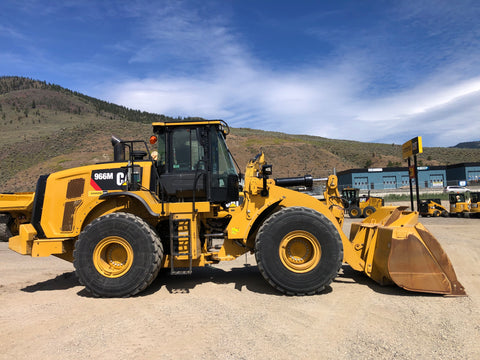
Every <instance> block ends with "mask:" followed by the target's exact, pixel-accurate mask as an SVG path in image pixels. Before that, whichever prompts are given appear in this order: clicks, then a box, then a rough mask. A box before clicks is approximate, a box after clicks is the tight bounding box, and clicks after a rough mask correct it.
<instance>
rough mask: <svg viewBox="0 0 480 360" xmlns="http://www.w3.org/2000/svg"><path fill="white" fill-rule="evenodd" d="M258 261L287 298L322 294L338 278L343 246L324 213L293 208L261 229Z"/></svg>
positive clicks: (273, 283) (256, 256)
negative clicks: (289, 296) (288, 296)
mask: <svg viewBox="0 0 480 360" xmlns="http://www.w3.org/2000/svg"><path fill="white" fill-rule="evenodd" d="M255 258H256V260H257V264H258V268H259V270H260V272H261V274H262V275H263V277H264V278H265V279H266V280H267V281H268V282H269V283H270V284H271V285H272V286H273V287H274V288H276V289H277V290H279V291H280V292H282V293H285V294H288V295H311V294H315V293H319V292H321V291H322V290H324V289H325V286H327V285H329V284H330V283H331V282H332V280H333V279H334V278H335V277H336V276H337V273H338V270H339V269H340V267H341V265H342V260H343V246H342V241H341V238H340V235H339V234H338V231H337V229H336V228H335V226H334V225H333V224H332V223H331V222H330V220H328V219H327V218H326V217H325V216H324V215H322V214H321V213H319V212H317V211H315V210H312V209H308V208H303V207H291V208H285V209H282V210H280V211H279V212H277V213H275V214H273V215H272V216H271V217H270V218H269V219H267V220H266V221H265V223H264V224H263V225H262V227H261V228H260V230H259V232H258V235H257V239H256V242H255Z"/></svg>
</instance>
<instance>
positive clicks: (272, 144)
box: [0, 77, 480, 192]
mask: <svg viewBox="0 0 480 360" xmlns="http://www.w3.org/2000/svg"><path fill="white" fill-rule="evenodd" d="M169 120H180V119H178V118H177V119H173V118H171V117H167V116H164V115H159V114H151V113H147V112H141V111H138V110H132V109H128V108H126V107H124V106H119V105H115V104H111V103H108V102H105V101H101V100H98V99H95V98H92V97H89V96H86V95H83V94H80V93H77V92H73V91H71V90H68V89H65V88H62V87H61V86H58V85H53V84H48V83H46V82H42V81H37V80H32V79H27V78H22V77H0V184H1V185H0V192H13V191H32V190H33V189H34V186H35V183H36V179H37V178H38V176H39V175H41V174H47V173H51V172H53V171H58V170H62V169H66V168H69V167H73V166H80V165H85V164H90V163H95V162H101V161H109V160H112V155H113V151H112V147H111V144H110V137H111V135H112V134H114V135H116V136H118V137H121V138H123V139H148V137H149V136H150V135H151V125H150V124H151V123H152V122H154V121H169ZM305 132H306V133H308V129H305ZM339 136H341V134H339ZM227 141H228V144H229V147H230V149H231V151H232V153H233V155H234V156H235V158H236V159H237V162H238V163H239V165H240V166H241V167H242V168H244V166H245V164H246V163H247V161H248V159H250V158H251V157H253V156H254V155H255V154H256V153H258V151H259V150H260V149H263V151H264V152H265V154H266V156H267V159H268V162H269V163H271V164H273V169H274V176H276V177H280V176H298V175H304V174H306V173H309V174H312V175H313V176H316V177H320V176H326V175H328V174H329V173H331V172H332V171H333V169H334V168H335V169H336V170H337V171H341V170H346V169H350V168H363V167H387V166H402V165H405V163H404V162H403V160H402V159H401V146H400V145H395V144H376V143H363V142H357V141H347V140H333V139H326V138H322V137H317V136H308V135H289V134H284V133H278V132H270V131H261V130H252V129H246V128H234V129H232V133H231V134H230V136H229V137H228V138H227ZM474 161H480V149H462V148H425V149H424V154H422V155H420V156H419V164H420V165H444V164H453V163H460V162H474Z"/></svg>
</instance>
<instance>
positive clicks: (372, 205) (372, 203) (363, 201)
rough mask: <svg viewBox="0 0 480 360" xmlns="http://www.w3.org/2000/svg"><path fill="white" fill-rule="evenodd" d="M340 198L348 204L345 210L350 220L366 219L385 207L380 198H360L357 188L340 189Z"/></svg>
mask: <svg viewBox="0 0 480 360" xmlns="http://www.w3.org/2000/svg"><path fill="white" fill-rule="evenodd" d="M342 198H344V199H345V200H346V202H347V203H348V207H347V208H346V209H345V210H346V212H348V215H349V216H350V217H351V218H359V217H368V216H370V215H372V214H373V213H374V212H375V211H377V209H379V208H380V207H382V206H383V205H385V202H384V200H383V199H382V198H381V197H376V196H370V195H368V196H360V189H357V188H344V189H342Z"/></svg>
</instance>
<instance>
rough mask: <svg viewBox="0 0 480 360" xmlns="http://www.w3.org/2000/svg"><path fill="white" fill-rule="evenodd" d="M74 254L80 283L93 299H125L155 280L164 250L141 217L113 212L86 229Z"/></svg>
mask: <svg viewBox="0 0 480 360" xmlns="http://www.w3.org/2000/svg"><path fill="white" fill-rule="evenodd" d="M73 255H74V262H73V265H74V267H75V272H76V274H77V276H78V278H79V280H80V283H81V284H82V285H84V286H85V288H86V289H87V290H88V291H90V292H91V293H92V294H93V295H94V296H100V297H128V296H132V295H135V294H137V293H138V292H140V291H142V290H144V289H145V288H147V286H148V285H150V284H151V283H152V281H153V280H154V279H155V277H156V276H157V274H158V271H159V269H160V264H161V260H162V257H163V247H162V243H161V241H160V238H159V236H158V235H157V233H156V232H155V230H154V229H153V228H152V227H151V226H150V225H149V224H147V223H146V222H145V221H143V220H142V219H141V218H139V217H137V216H135V215H132V214H127V213H113V214H108V215H105V216H102V217H100V218H98V219H95V220H94V221H92V222H91V223H90V224H89V225H88V226H87V227H85V229H84V230H83V231H82V232H81V233H80V236H79V237H78V240H77V242H76V243H75V250H74V253H73Z"/></svg>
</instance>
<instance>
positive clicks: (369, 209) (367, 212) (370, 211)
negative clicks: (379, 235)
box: [363, 206, 377, 217]
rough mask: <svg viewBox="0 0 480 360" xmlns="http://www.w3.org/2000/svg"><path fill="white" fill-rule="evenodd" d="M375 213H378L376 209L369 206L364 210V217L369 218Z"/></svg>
mask: <svg viewBox="0 0 480 360" xmlns="http://www.w3.org/2000/svg"><path fill="white" fill-rule="evenodd" d="M375 211H377V209H375V208H374V207H373V206H367V207H365V209H363V217H369V216H370V215H372V214H373V213H374V212H375Z"/></svg>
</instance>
